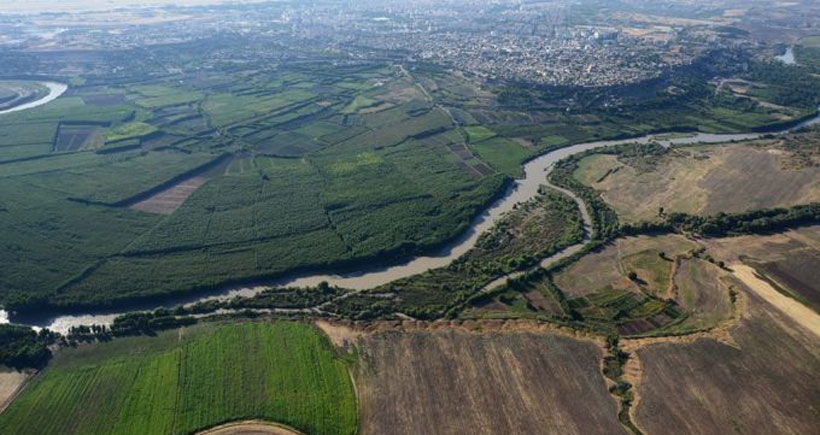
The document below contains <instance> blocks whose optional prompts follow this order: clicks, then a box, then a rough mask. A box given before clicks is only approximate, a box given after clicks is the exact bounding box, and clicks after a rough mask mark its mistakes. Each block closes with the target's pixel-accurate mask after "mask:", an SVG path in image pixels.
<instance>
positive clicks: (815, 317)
mask: <svg viewBox="0 0 820 435" xmlns="http://www.w3.org/2000/svg"><path fill="white" fill-rule="evenodd" d="M731 268H732V270H734V275H735V276H736V277H737V278H738V279H740V280H741V281H743V283H744V284H746V286H747V287H749V288H750V289H751V290H752V291H754V292H755V293H756V294H757V295H758V296H760V297H761V298H763V299H764V300H765V301H766V302H768V303H770V304H771V305H772V306H774V307H776V308H777V309H778V310H780V311H782V312H783V313H784V314H786V315H787V316H789V317H790V318H791V319H793V320H794V321H795V322H797V323H798V324H799V325H801V326H803V327H804V328H806V329H808V330H809V331H811V332H812V333H814V334H815V335H817V336H818V337H820V314H817V313H816V312H814V311H813V310H812V309H810V308H808V307H806V306H805V305H803V304H801V303H800V302H798V301H796V300H794V299H792V298H790V297H787V296H785V295H783V294H781V293H780V292H778V291H777V290H775V289H774V288H773V287H772V286H771V285H770V284H769V283H767V282H766V281H764V280H762V279H760V278H758V277H757V275H756V274H755V270H754V269H752V268H751V267H749V266H746V265H744V264H735V265H732V266H731Z"/></svg>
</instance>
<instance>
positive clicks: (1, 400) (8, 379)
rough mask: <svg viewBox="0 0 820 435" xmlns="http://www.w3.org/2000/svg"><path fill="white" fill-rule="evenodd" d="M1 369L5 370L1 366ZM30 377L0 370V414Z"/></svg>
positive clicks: (16, 372) (12, 371)
mask: <svg viewBox="0 0 820 435" xmlns="http://www.w3.org/2000/svg"><path fill="white" fill-rule="evenodd" d="M0 368H3V366H0ZM29 376H30V375H29V374H26V373H21V372H18V371H14V370H5V369H4V370H0V412H3V410H4V409H6V405H8V404H9V402H10V401H11V399H12V398H13V397H14V396H15V395H16V393H17V391H18V390H20V388H21V387H22V386H23V385H24V384H25V383H26V380H28V379H29Z"/></svg>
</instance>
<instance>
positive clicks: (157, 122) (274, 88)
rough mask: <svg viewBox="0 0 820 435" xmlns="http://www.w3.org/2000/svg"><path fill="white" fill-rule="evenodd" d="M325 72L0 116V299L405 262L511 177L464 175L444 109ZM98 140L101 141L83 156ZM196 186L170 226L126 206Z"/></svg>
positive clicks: (123, 293)
mask: <svg viewBox="0 0 820 435" xmlns="http://www.w3.org/2000/svg"><path fill="white" fill-rule="evenodd" d="M320 71H321V68H320V67H315V66H306V67H295V68H293V69H282V70H281V71H276V72H270V73H264V74H257V75H254V76H253V77H251V78H240V77H234V76H231V75H226V74H222V73H217V72H215V73H209V74H207V75H198V76H197V77H196V79H191V80H175V79H169V80H164V79H158V80H152V81H149V82H143V83H140V84H139V85H131V84H123V85H110V86H109V85H99V84H87V85H78V87H76V88H74V89H72V93H73V94H74V96H71V97H65V98H60V99H59V100H57V101H55V102H53V103H51V104H49V105H47V106H43V107H40V108H37V109H32V110H30V111H25V112H20V113H15V114H11V115H9V116H7V117H2V118H0V179H2V183H0V210H2V213H0V222H2V223H3V224H4V228H9V229H12V228H14V229H16V230H15V231H16V232H15V233H14V234H5V233H4V237H3V242H0V245H2V246H0V247H2V248H3V249H2V254H0V259H2V260H3V262H2V264H0V284H1V285H0V304H2V305H5V306H7V307H11V308H18V309H35V308H37V307H40V308H42V307H44V306H50V307H65V306H75V307H76V306H83V307H90V306H94V307H99V306H101V305H102V306H110V305H113V304H114V303H118V302H122V301H126V300H128V301H133V300H140V301H146V300H155V299H156V298H158V297H166V296H170V295H179V294H182V293H189V292H192V291H196V290H202V289H212V288H216V287H219V286H222V285H225V284H228V283H237V282H242V281H247V280H252V279H258V278H272V277H276V276H279V275H281V274H285V273H288V272H290V271H293V270H295V269H301V270H306V269H311V270H313V269H317V270H326V269H327V268H330V267H334V266H336V265H338V264H342V263H345V264H348V265H349V264H365V263H369V262H370V261H371V260H372V259H374V258H382V259H384V258H386V256H387V255H388V254H398V255H405V256H406V255H411V254H414V253H418V252H421V251H423V250H425V249H429V248H431V247H436V246H439V245H440V244H441V243H443V242H444V241H446V240H448V239H452V238H454V237H456V236H458V235H459V234H460V232H461V231H463V230H464V228H465V226H466V224H467V222H469V220H470V219H471V218H472V217H473V216H475V215H476V214H477V213H478V212H479V211H480V210H481V209H482V208H483V207H484V206H485V204H487V202H488V201H490V200H491V199H492V198H493V197H494V196H495V195H496V194H497V193H498V192H499V191H500V190H501V189H503V187H504V184H505V180H506V178H505V176H504V175H503V174H504V173H513V172H514V169H513V168H512V167H510V166H506V167H504V168H503V169H499V171H498V172H496V171H493V170H492V169H491V168H489V167H487V168H486V170H485V171H484V172H481V173H478V172H476V171H475V169H473V167H474V166H476V165H478V164H479V163H480V162H477V160H475V159H472V158H471V159H469V161H468V162H467V163H466V166H465V162H464V161H462V160H461V159H460V158H459V157H458V156H456V155H454V154H453V152H452V151H451V150H450V149H449V148H448V146H449V145H450V144H451V143H452V140H460V141H463V137H462V136H461V135H460V134H458V132H457V129H456V126H454V125H453V124H452V122H451V119H450V118H449V117H448V116H447V113H446V112H445V111H444V110H441V109H439V108H436V107H435V106H434V105H433V104H432V102H430V101H428V100H426V99H424V97H423V95H422V93H420V92H419V91H418V89H417V87H416V86H415V85H414V83H413V82H412V81H410V80H407V79H405V78H403V77H394V76H393V75H392V73H391V72H390V70H389V69H384V68H381V67H377V66H376V67H372V66H371V67H366V68H361V67H359V68H356V69H354V70H351V72H349V73H345V72H340V73H339V74H336V75H334V76H333V77H329V76H327V75H325V74H322V73H320ZM374 79H378V80H379V81H381V82H382V83H384V86H381V87H374V86H373V85H372V84H369V82H370V81H371V80H374ZM354 83H359V84H361V86H359V87H354V86H352V84H354ZM320 95H321V97H319V96H320ZM379 101H385V102H386V104H385V107H387V109H384V110H380V111H364V110H359V109H360V108H364V107H366V106H368V105H370V104H373V103H374V102H379ZM351 106H359V107H357V108H356V110H345V109H346V108H347V109H350V107H351ZM346 112H350V113H346ZM58 125H64V126H65V128H63V133H64V134H62V137H61V138H59V143H60V149H61V152H59V153H58V152H55V151H52V149H53V148H54V149H56V146H55V145H54V144H52V142H55V143H56V141H57V139H55V138H56V137H57V136H60V135H59V134H56V133H55V132H57V127H58ZM95 131H96V132H102V136H103V137H106V138H107V140H108V142H107V143H106V145H104V146H102V147H86V146H79V144H82V143H86V141H88V140H90V139H88V137H89V136H88V135H89V134H90V133H91V132H95ZM83 135H85V136H83ZM442 138H445V139H442ZM446 138H452V139H446ZM223 161H224V163H220V162H223ZM4 162H6V163H5V164H4ZM491 164H492V163H491ZM192 176H203V177H207V178H208V182H207V183H203V184H202V185H201V187H200V188H198V190H196V191H194V192H192V194H191V195H190V197H188V198H187V199H185V200H184V203H182V204H181V206H180V207H179V208H178V209H176V211H175V212H174V213H173V214H172V215H170V216H161V215H153V214H148V213H143V212H138V211H134V210H131V209H128V208H125V207H126V206H128V205H130V204H133V203H135V202H137V201H139V200H141V199H145V198H148V197H150V195H152V194H155V193H156V192H159V191H160V190H162V189H163V188H166V187H169V186H172V185H173V184H174V183H176V182H178V181H179V180H184V179H185V178H186V177H192ZM122 276H130V277H132V279H129V280H122V278H121V277H122Z"/></svg>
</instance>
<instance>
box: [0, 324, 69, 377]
mask: <svg viewBox="0 0 820 435" xmlns="http://www.w3.org/2000/svg"><path fill="white" fill-rule="evenodd" d="M58 338H59V335H58V334H56V333H54V332H52V331H50V330H48V329H42V330H40V332H37V331H35V330H33V329H31V328H29V327H27V326H20V325H0V364H2V365H6V366H9V367H12V368H15V369H18V370H21V369H24V368H41V367H43V366H45V365H46V363H47V362H48V360H49V359H51V351H50V350H49V349H48V346H49V345H50V344H53V343H55V342H56V341H57V340H58Z"/></svg>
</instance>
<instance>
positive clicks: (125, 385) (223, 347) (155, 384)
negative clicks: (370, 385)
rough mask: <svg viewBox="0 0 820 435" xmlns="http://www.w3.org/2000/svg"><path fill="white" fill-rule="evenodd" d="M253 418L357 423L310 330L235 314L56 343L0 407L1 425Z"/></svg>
mask: <svg viewBox="0 0 820 435" xmlns="http://www.w3.org/2000/svg"><path fill="white" fill-rule="evenodd" d="M45 415H47V416H48V418H47V419H44V418H43V416H45ZM253 418H259V419H265V420H269V421H274V422H278V423H282V424H286V425H288V426H291V427H294V428H296V429H298V430H300V431H303V432H305V433H310V434H333V435H337V434H353V433H355V432H356V426H357V423H356V422H357V417H356V401H355V397H354V393H353V387H352V385H351V381H350V378H349V376H348V373H347V367H346V364H345V362H343V361H342V360H340V359H339V358H338V357H337V356H335V355H334V351H333V350H332V349H331V346H330V343H328V342H327V340H326V338H324V337H323V336H322V335H321V334H320V333H319V332H318V331H317V330H315V329H313V328H312V327H310V326H308V325H305V324H300V323H272V324H271V323H264V322H259V323H241V324H232V325H224V326H219V327H216V328H213V327H211V328H204V327H194V328H188V329H184V330H174V331H168V332H165V333H162V334H160V335H159V336H158V337H133V338H122V339H117V340H114V341H112V342H109V343H100V344H94V345H84V346H80V347H78V348H76V349H64V350H63V351H61V352H60V353H59V354H58V355H57V357H56V358H55V359H54V361H53V362H52V363H51V364H50V365H49V367H48V368H47V369H46V370H45V371H44V372H43V373H42V374H41V375H40V376H38V377H37V378H36V379H35V380H34V381H33V382H32V384H31V385H29V386H28V387H27V388H26V390H25V391H24V392H23V394H22V395H20V397H19V398H18V399H17V400H15V401H14V403H13V404H12V405H11V406H10V407H9V408H8V409H7V410H6V411H5V412H4V413H3V414H2V415H0V432H3V433H14V434H38V435H41V434H51V433H54V434H80V433H83V434H94V433H106V434H147V433H166V434H188V433H194V432H196V431H198V430H202V429H204V428H208V427H212V426H215V425H218V424H220V423H224V422H228V421H233V420H243V419H253Z"/></svg>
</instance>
